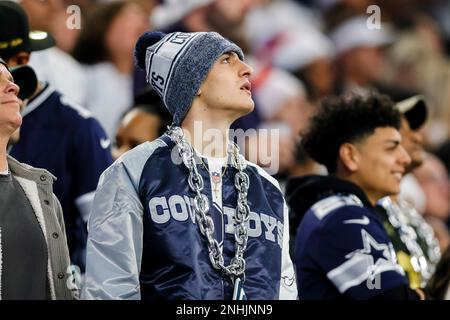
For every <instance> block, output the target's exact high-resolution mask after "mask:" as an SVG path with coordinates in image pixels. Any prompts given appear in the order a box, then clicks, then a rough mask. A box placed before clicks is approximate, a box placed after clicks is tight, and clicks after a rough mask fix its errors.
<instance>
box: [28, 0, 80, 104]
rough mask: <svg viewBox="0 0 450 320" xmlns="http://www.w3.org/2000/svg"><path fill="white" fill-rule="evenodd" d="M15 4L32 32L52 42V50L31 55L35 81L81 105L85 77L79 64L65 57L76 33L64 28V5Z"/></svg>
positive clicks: (51, 0) (58, 0)
mask: <svg viewBox="0 0 450 320" xmlns="http://www.w3.org/2000/svg"><path fill="white" fill-rule="evenodd" d="M19 3H20V5H21V6H22V7H23V8H24V10H25V12H26V13H27V16H28V17H29V19H30V27H31V29H32V30H42V31H45V32H47V33H50V34H51V35H52V36H53V37H54V38H55V39H56V47H53V48H50V49H47V50H45V51H41V52H38V53H36V54H33V55H32V57H31V59H30V65H31V66H32V67H33V69H34V70H35V71H36V74H37V75H38V78H39V79H40V80H42V81H46V82H48V83H50V84H51V85H52V86H54V87H55V88H56V89H58V90H59V91H60V92H61V93H63V94H65V95H66V96H68V97H69V98H71V99H73V100H74V101H76V102H77V103H80V104H84V103H85V99H86V88H85V85H84V84H85V82H86V80H85V74H84V71H83V69H82V68H81V66H80V64H79V63H78V62H77V61H76V60H75V59H74V58H73V57H72V56H71V55H69V54H68V53H70V52H71V51H72V49H73V46H74V44H75V40H76V38H77V37H78V34H79V31H80V30H79V29H77V28H73V29H71V28H68V27H67V24H66V22H67V19H68V14H67V12H66V9H67V7H66V4H65V2H64V1H63V0H48V1H36V0H21V1H20V2H19ZM80 19H81V17H80ZM61 70H64V72H61Z"/></svg>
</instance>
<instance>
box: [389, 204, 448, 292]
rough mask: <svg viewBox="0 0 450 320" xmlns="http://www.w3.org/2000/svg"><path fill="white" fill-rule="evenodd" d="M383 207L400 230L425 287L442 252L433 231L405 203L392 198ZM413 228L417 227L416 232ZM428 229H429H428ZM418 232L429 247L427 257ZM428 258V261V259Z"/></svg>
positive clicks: (412, 263)
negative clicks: (420, 243) (419, 241)
mask: <svg viewBox="0 0 450 320" xmlns="http://www.w3.org/2000/svg"><path fill="white" fill-rule="evenodd" d="M381 205H382V206H383V207H384V208H385V209H386V212H387V214H388V219H389V222H390V223H391V224H392V226H393V227H394V228H395V229H397V230H398V232H399V236H400V239H401V241H402V242H403V243H404V244H405V246H406V248H407V249H408V251H409V253H410V255H411V259H410V261H411V265H412V267H413V268H414V271H416V272H418V273H419V274H420V275H421V285H422V286H425V284H426V282H427V281H428V280H429V279H430V277H431V275H432V274H433V272H434V268H435V265H436V263H437V261H438V260H439V257H440V250H439V245H438V244H437V241H436V240H435V238H434V234H433V231H432V229H431V227H429V226H428V225H427V224H426V222H425V221H424V220H423V218H422V219H419V218H421V217H418V215H419V214H418V213H417V212H415V209H414V208H412V207H410V206H409V205H408V204H407V203H405V202H404V201H401V200H399V202H398V203H395V202H393V201H392V199H391V198H390V197H386V198H383V199H382V201H381ZM412 226H414V227H416V228H417V230H415V229H414V228H413V227H412ZM427 227H428V228H427ZM418 232H421V236H422V238H423V239H424V240H425V242H426V245H427V249H428V250H427V255H426V254H425V253H424V251H423V249H422V248H421V246H420V245H419V243H418V237H419V234H418ZM427 256H428V259H427Z"/></svg>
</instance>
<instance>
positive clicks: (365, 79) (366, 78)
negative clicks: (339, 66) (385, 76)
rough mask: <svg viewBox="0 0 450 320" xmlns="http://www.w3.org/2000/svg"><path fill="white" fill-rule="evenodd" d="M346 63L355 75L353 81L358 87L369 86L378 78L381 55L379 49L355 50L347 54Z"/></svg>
mask: <svg viewBox="0 0 450 320" xmlns="http://www.w3.org/2000/svg"><path fill="white" fill-rule="evenodd" d="M347 63H348V64H350V65H351V70H352V72H353V73H354V74H355V80H356V81H358V82H359V83H358V84H359V85H362V86H364V85H370V84H373V83H374V82H376V81H378V80H379V78H380V70H381V69H382V64H383V53H382V50H381V48H375V47H361V48H356V49H353V50H352V51H351V52H349V53H348V55H347Z"/></svg>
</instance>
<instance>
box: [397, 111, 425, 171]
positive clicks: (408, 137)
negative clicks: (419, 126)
mask: <svg viewBox="0 0 450 320" xmlns="http://www.w3.org/2000/svg"><path fill="white" fill-rule="evenodd" d="M400 134H401V135H402V146H403V148H405V150H406V152H408V155H409V156H410V157H411V164H410V165H409V166H408V168H407V170H408V172H409V171H411V170H413V169H415V168H417V167H419V166H420V165H421V164H422V162H423V160H424V158H425V150H424V149H423V134H422V132H420V131H419V130H416V131H414V130H411V127H410V126H409V123H408V121H407V120H406V118H405V117H403V118H402V126H401V128H400Z"/></svg>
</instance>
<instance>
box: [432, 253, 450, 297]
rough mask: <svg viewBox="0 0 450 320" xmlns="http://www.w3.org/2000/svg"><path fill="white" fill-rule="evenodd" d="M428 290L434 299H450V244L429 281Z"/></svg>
mask: <svg viewBox="0 0 450 320" xmlns="http://www.w3.org/2000/svg"><path fill="white" fill-rule="evenodd" d="M428 292H429V293H430V294H431V296H432V297H433V298H434V299H437V300H450V246H449V247H447V249H446V250H445V251H444V253H443V254H442V259H441V261H440V262H439V264H438V265H437V268H436V273H435V274H434V276H433V278H432V279H431V280H430V282H429V283H428Z"/></svg>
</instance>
